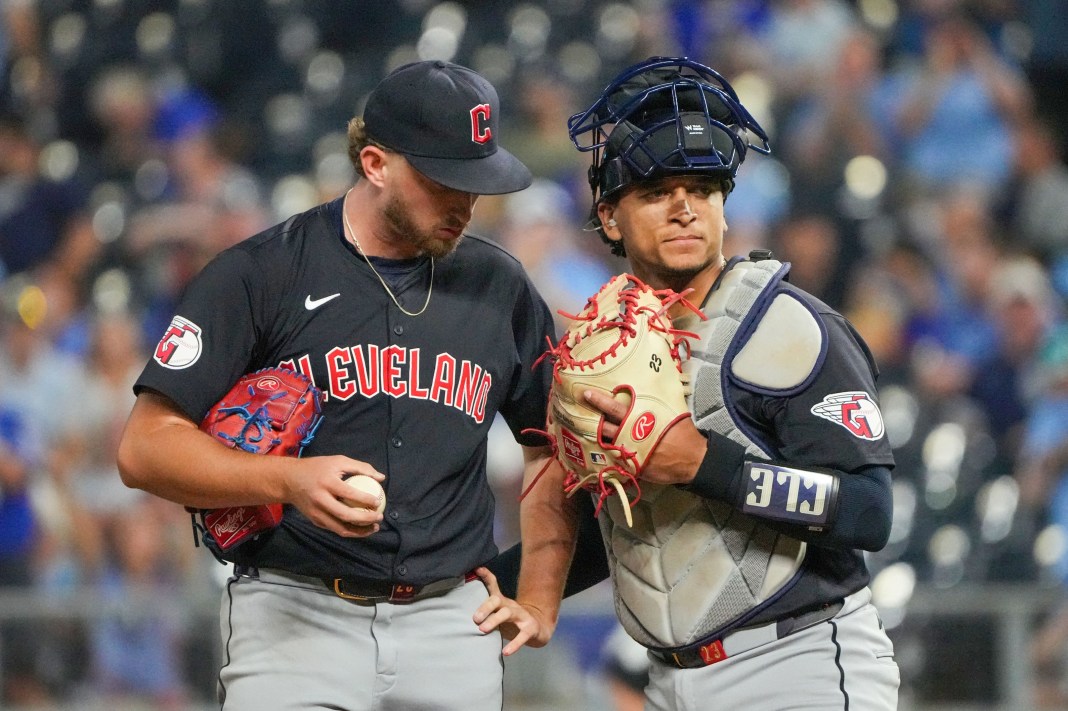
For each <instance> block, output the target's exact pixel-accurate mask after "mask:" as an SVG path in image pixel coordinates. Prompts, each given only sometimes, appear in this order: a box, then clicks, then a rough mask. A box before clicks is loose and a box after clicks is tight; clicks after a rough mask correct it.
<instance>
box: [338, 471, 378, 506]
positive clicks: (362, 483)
mask: <svg viewBox="0 0 1068 711" xmlns="http://www.w3.org/2000/svg"><path fill="white" fill-rule="evenodd" d="M345 483H346V484H348V485H349V486H351V487H352V488H354V489H359V490H360V491H364V492H366V493H368V494H371V495H372V496H377V497H378V506H375V507H374V509H375V511H377V512H378V513H382V512H383V511H384V510H385V509H386V492H385V490H384V489H383V488H382V485H381V484H379V483H378V481H376V480H375V479H372V478H371V477H369V476H365V475H363V474H355V475H353V476H350V477H349V478H348V479H346V480H345ZM346 503H347V504H349V505H350V506H359V505H360V504H358V503H357V502H355V501H346ZM368 508H370V507H368Z"/></svg>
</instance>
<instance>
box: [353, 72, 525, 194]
mask: <svg viewBox="0 0 1068 711" xmlns="http://www.w3.org/2000/svg"><path fill="white" fill-rule="evenodd" d="M499 113H500V101H499V100H498V98H497V90H496V89H494V88H493V85H492V84H490V83H489V82H488V81H487V80H486V79H485V77H483V76H482V75H480V74H478V73H477V72H475V71H473V70H471V69H468V68H467V67H462V66H460V65H459V64H452V63H451V62H443V61H440V60H433V61H425V62H414V63H412V64H405V65H404V66H402V67H399V68H397V69H395V70H394V71H392V72H390V74H389V75H387V76H386V77H385V78H384V79H383V80H382V81H381V82H379V83H378V86H376V87H375V88H374V90H372V91H371V94H370V96H368V97H367V106H366V107H365V108H364V112H363V122H364V126H365V127H366V129H367V135H368V137H370V138H372V139H374V140H375V141H376V142H378V143H380V144H382V145H383V146H385V147H386V148H389V149H390V150H393V151H396V152H397V153H401V154H403V155H404V157H405V158H407V159H408V162H409V163H410V164H411V165H412V167H413V168H415V169H416V170H418V171H419V172H420V173H422V174H423V175H425V176H426V177H428V178H430V179H431V180H433V181H435V182H438V183H441V184H442V185H444V186H445V187H448V188H453V189H454V190H462V191H464V192H468V193H474V194H476V195H501V194H503V193H514V192H516V191H518V190H523V189H524V188H526V187H527V186H529V185H530V183H531V180H532V177H531V175H530V171H529V170H528V169H527V167H526V166H525V165H523V163H522V161H520V160H519V159H518V158H516V157H515V156H514V155H512V154H511V153H509V152H508V151H506V150H504V149H503V148H501V147H500V146H499V145H497V133H498V126H499V122H498V114H499Z"/></svg>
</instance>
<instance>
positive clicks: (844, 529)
mask: <svg viewBox="0 0 1068 711" xmlns="http://www.w3.org/2000/svg"><path fill="white" fill-rule="evenodd" d="M708 438H709V443H708V453H707V454H706V455H705V458H704V461H703V462H702V463H701V466H700V468H699V469H698V470H697V475H696V476H695V477H694V479H693V481H692V482H691V483H690V484H689V485H687V486H686V487H684V488H686V489H687V490H688V491H691V492H693V493H695V494H698V495H700V496H704V497H706V498H711V499H717V500H719V501H724V502H726V503H728V504H730V505H732V506H734V507H735V508H738V509H740V510H742V511H744V512H745V513H746V514H747V515H750V516H753V517H755V518H758V519H760V520H761V521H762V522H763V523H764V524H765V525H767V526H768V527H770V528H773V529H775V530H777V531H780V532H781V533H784V534H786V535H788V536H791V537H793V538H797V539H798V540H802V541H806V542H809V543H813V544H815V545H820V546H826V547H830V548H859V549H862V550H868V551H876V550H880V549H881V548H882V547H883V546H885V545H886V542H887V539H888V538H889V536H890V523H891V517H892V512H893V509H892V494H891V490H890V470H889V469H887V468H886V467H879V466H873V467H867V468H865V469H862V470H860V471H857V472H850V473H847V472H842V471H838V470H834V469H827V468H800V467H798V466H795V465H791V464H786V463H784V462H776V461H770V462H764V461H760V460H753V459H751V458H749V457H747V456H746V453H745V448H744V447H742V446H741V445H740V444H738V443H736V442H734V441H732V440H730V439H728V438H727V437H724V436H722V435H719V434H717V433H714V432H713V433H709V435H708Z"/></svg>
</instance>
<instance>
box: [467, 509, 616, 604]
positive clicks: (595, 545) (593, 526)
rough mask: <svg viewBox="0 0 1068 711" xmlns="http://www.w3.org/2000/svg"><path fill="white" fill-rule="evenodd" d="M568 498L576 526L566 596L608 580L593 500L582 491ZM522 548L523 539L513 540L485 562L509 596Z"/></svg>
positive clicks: (515, 585) (512, 592) (514, 585)
mask: <svg viewBox="0 0 1068 711" xmlns="http://www.w3.org/2000/svg"><path fill="white" fill-rule="evenodd" d="M570 500H571V501H573V502H575V506H576V509H577V511H578V527H579V528H578V541H577V542H576V543H575V554H574V555H573V556H572V558H571V567H570V568H569V569H568V573H567V584H566V585H564V597H565V598H569V597H571V596H572V595H578V594H579V593H580V592H582V591H583V590H587V589H589V588H591V587H593V586H594V585H596V584H597V583H599V582H601V581H602V580H607V579H608V575H609V570H608V556H607V554H606V553H605V550H604V539H603V538H602V537H601V527H600V525H599V524H598V523H597V517H596V516H595V515H594V505H593V500H592V499H591V498H590V497H589V496H587V495H585V494H577V495H575V496H572V497H571V499H570ZM522 549H523V544H522V542H519V543H516V544H515V545H514V546H512V547H511V548H509V549H508V550H506V551H504V552H502V553H501V554H500V555H498V556H497V557H496V558H494V559H493V560H491V561H490V562H489V563H487V564H486V567H487V568H489V569H490V570H492V571H493V574H494V575H496V576H497V584H498V585H500V587H501V592H503V593H504V594H505V595H507V596H508V597H510V598H515V596H516V595H517V594H518V592H517V589H518V585H519V568H520V565H521V562H522V557H523V553H522Z"/></svg>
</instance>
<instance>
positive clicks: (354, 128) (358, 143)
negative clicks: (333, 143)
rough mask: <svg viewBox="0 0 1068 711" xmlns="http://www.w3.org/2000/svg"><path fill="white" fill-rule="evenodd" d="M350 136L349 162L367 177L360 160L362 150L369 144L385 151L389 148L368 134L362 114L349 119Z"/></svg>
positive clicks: (362, 176)
mask: <svg viewBox="0 0 1068 711" xmlns="http://www.w3.org/2000/svg"><path fill="white" fill-rule="evenodd" d="M348 137H349V162H351V163H352V167H353V168H355V169H356V173H357V174H359V176H360V177H361V178H366V177H367V175H366V174H365V173H364V172H363V164H362V163H361V161H360V151H362V150H363V149H364V148H366V147H367V146H374V147H375V148H381V149H382V150H384V151H388V150H389V149H388V148H386V147H385V146H383V145H382V144H381V143H379V142H378V141H376V140H374V139H373V138H371V137H370V136H368V135H367V126H365V125H364V123H363V117H362V116H357V117H356V118H354V119H352V120H351V121H349V130H348Z"/></svg>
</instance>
